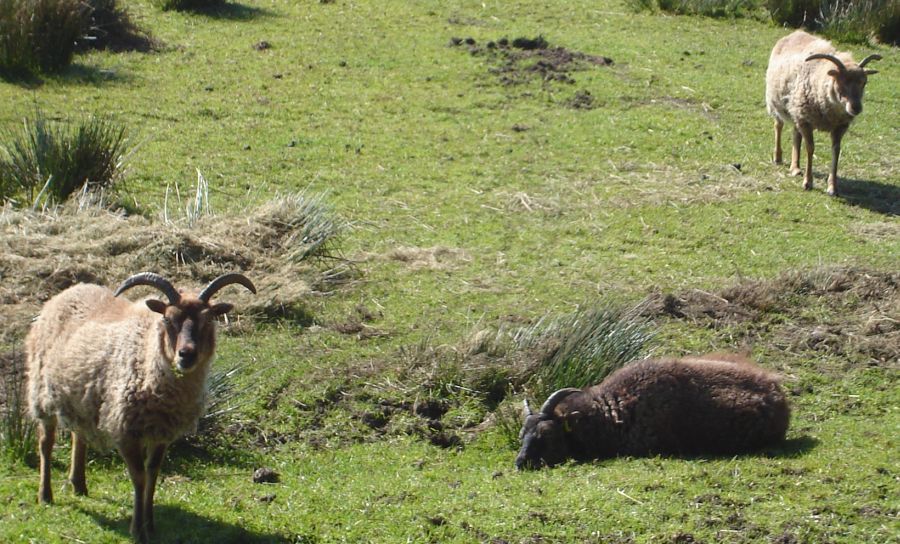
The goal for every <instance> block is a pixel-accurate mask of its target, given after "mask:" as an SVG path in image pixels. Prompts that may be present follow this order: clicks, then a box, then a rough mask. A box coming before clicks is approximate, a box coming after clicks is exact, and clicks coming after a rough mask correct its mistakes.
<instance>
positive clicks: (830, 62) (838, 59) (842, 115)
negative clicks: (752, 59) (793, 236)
mask: <svg viewBox="0 0 900 544" xmlns="http://www.w3.org/2000/svg"><path fill="white" fill-rule="evenodd" d="M880 58H881V56H880V55H869V56H868V57H866V58H864V59H863V60H862V61H860V62H859V64H857V63H856V62H855V61H854V60H853V57H852V55H851V54H850V53H844V52H838V51H837V50H835V48H834V46H832V45H831V43H830V42H828V41H826V40H823V39H821V38H817V37H815V36H812V35H810V34H807V33H806V32H803V31H802V30H798V31H796V32H794V33H792V34H790V35H788V36H785V37H784V38H782V39H780V40H779V41H778V43H776V44H775V48H774V49H772V55H771V56H770V57H769V67H768V69H767V70H766V108H767V109H768V111H769V114H770V115H772V116H773V117H775V153H774V160H775V163H776V164H781V160H782V159H781V130H782V127H783V126H784V122H785V121H790V122H791V123H792V124H793V125H794V137H793V146H792V148H791V175H794V176H799V175H800V174H801V173H803V188H804V189H812V186H813V175H812V159H813V150H814V145H813V130H821V131H824V132H828V133H830V134H831V170H830V171H829V174H828V194H830V195H837V192H838V189H837V165H838V158H839V157H840V155H841V139H842V138H843V137H844V134H845V133H846V132H847V129H848V128H849V127H850V123H851V122H853V120H854V119H855V118H856V116H857V115H859V114H860V113H862V99H863V92H864V90H865V87H866V81H867V76H870V75H872V74H875V73H877V72H876V71H875V70H867V69H865V66H866V65H867V64H868V63H869V62H871V61H873V60H878V59H880ZM801 141H805V142H806V171H805V172H803V171H801V170H800V143H801Z"/></svg>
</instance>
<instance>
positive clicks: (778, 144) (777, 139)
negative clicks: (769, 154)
mask: <svg viewBox="0 0 900 544" xmlns="http://www.w3.org/2000/svg"><path fill="white" fill-rule="evenodd" d="M783 128H784V121H782V120H781V119H779V118H778V117H776V118H775V153H774V154H773V158H772V161H773V162H774V163H775V164H781V162H782V160H781V129H783Z"/></svg>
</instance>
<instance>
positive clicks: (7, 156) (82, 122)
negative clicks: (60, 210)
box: [0, 110, 129, 205]
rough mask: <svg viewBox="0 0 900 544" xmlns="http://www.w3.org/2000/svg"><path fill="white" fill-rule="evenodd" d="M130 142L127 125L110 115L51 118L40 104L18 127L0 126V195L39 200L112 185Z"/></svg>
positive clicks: (58, 198)
mask: <svg viewBox="0 0 900 544" xmlns="http://www.w3.org/2000/svg"><path fill="white" fill-rule="evenodd" d="M128 149H129V146H128V139H127V130H126V128H125V126H124V125H123V124H121V123H119V122H118V121H116V120H115V119H113V118H111V117H107V116H97V115H89V116H86V117H83V118H81V119H79V120H77V121H75V122H68V121H51V120H50V119H48V118H47V117H46V116H45V115H44V114H43V113H42V112H41V111H40V110H38V111H36V112H35V114H34V116H33V117H31V118H26V119H25V120H24V121H23V123H22V126H21V128H20V129H18V130H6V131H3V132H0V191H2V192H0V197H3V198H6V199H12V200H15V199H16V198H18V197H27V198H28V199H29V201H30V202H33V203H34V204H35V205H37V204H41V203H45V204H46V203H61V202H63V201H65V200H66V199H67V198H68V197H69V195H72V194H73V193H76V192H78V191H81V190H83V189H84V188H85V186H87V190H95V189H108V188H111V187H113V185H114V184H115V183H116V182H117V181H119V179H120V177H121V174H122V171H123V163H124V160H125V157H126V155H127V152H128Z"/></svg>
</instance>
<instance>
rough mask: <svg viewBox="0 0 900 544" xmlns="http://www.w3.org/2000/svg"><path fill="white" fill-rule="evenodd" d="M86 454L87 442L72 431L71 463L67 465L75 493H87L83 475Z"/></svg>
mask: <svg viewBox="0 0 900 544" xmlns="http://www.w3.org/2000/svg"><path fill="white" fill-rule="evenodd" d="M86 454H87V443H86V442H85V441H84V438H82V437H81V436H80V435H79V434H78V433H76V432H73V433H72V464H71V466H70V467H69V482H71V483H72V488H73V489H74V490H75V494H76V495H87V494H88V490H87V479H86V478H85V476H84V463H85V456H86Z"/></svg>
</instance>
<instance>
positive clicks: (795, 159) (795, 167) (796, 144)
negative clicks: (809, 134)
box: [791, 125, 803, 176]
mask: <svg viewBox="0 0 900 544" xmlns="http://www.w3.org/2000/svg"><path fill="white" fill-rule="evenodd" d="M793 136H794V137H793V140H792V141H791V175H792V176H799V175H800V174H802V173H803V170H800V145H801V144H802V143H803V135H802V134H800V129H799V128H797V125H794V132H793Z"/></svg>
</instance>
